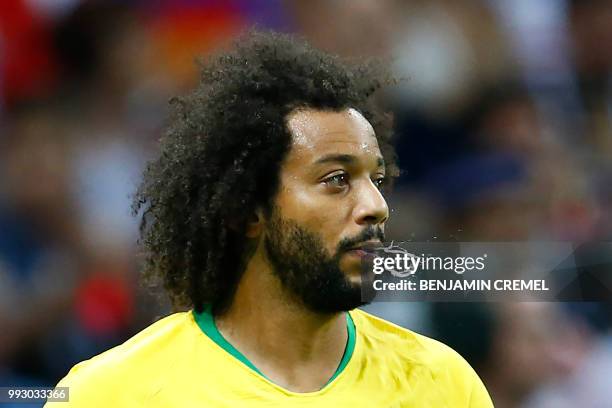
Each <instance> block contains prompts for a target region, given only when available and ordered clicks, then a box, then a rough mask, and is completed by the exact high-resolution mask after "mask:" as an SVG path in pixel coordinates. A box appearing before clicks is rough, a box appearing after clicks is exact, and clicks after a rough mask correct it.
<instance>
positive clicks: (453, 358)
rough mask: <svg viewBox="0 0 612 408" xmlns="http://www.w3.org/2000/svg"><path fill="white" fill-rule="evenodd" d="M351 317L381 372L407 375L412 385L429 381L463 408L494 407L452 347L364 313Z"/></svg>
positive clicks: (480, 384)
mask: <svg viewBox="0 0 612 408" xmlns="http://www.w3.org/2000/svg"><path fill="white" fill-rule="evenodd" d="M351 316H352V318H353V321H354V322H355V326H356V327H357V332H358V333H359V334H358V335H359V336H361V337H362V348H363V349H364V352H365V353H370V354H375V355H376V360H377V361H380V362H381V369H385V370H390V371H391V372H393V375H395V376H397V375H398V373H404V374H405V375H406V378H408V379H409V380H408V381H413V383H414V381H417V380H414V378H418V381H417V382H419V381H426V382H427V381H430V385H431V387H430V388H431V389H435V390H437V391H436V392H440V393H444V394H445V395H446V396H447V398H448V400H449V401H455V402H461V405H462V406H463V405H465V406H469V407H486V408H490V407H492V406H493V404H492V403H491V399H490V397H489V395H488V393H487V391H486V389H485V387H484V385H483V384H482V381H481V380H480V378H479V377H478V375H477V374H476V372H475V371H474V369H473V368H472V367H471V366H470V365H469V364H468V362H467V361H465V359H464V358H463V357H461V355H459V353H457V352H456V351H455V350H453V349H452V348H450V347H449V346H447V345H445V344H443V343H441V342H439V341H437V340H434V339H432V338H429V337H427V336H424V335H422V334H418V333H416V332H413V331H411V330H408V329H405V328H403V327H400V326H398V325H396V324H393V323H391V322H388V321H386V320H384V319H381V318H380V317H376V316H374V315H371V314H369V313H367V312H364V311H363V310H353V311H351ZM369 360H372V359H369ZM411 378H412V379H413V380H410V379H411Z"/></svg>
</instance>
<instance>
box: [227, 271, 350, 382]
mask: <svg viewBox="0 0 612 408" xmlns="http://www.w3.org/2000/svg"><path fill="white" fill-rule="evenodd" d="M257 264H259V265H257ZM215 323H216V325H217V328H218V330H219V331H220V332H221V334H222V335H223V337H225V339H226V340H227V341H228V342H229V343H230V344H232V345H233V346H234V347H235V348H236V349H238V350H239V351H240V352H241V353H242V354H243V355H244V356H245V357H246V358H247V359H248V360H249V361H250V362H251V363H252V364H253V365H254V366H255V367H257V369H258V370H259V371H260V372H261V373H263V374H264V375H265V376H266V377H267V378H269V379H270V380H271V381H272V382H274V383H276V384H278V385H280V386H282V387H283V388H285V389H288V390H290V391H294V392H312V391H317V390H319V389H321V388H322V387H323V386H324V385H325V384H326V383H327V382H328V380H329V379H330V378H331V377H332V376H333V374H334V373H335V372H336V369H337V368H338V365H339V364H340V361H341V360H342V356H343V354H344V352H345V348H346V344H347V336H348V334H347V324H346V317H345V314H344V313H335V314H319V313H314V312H312V311H310V310H308V309H306V308H305V307H304V306H303V305H301V304H300V303H299V302H297V301H296V300H295V299H292V298H291V297H290V296H288V295H287V293H286V291H285V290H284V288H282V287H281V284H280V282H279V281H278V279H277V278H276V277H275V276H273V274H272V273H271V271H269V270H267V265H265V264H263V263H259V262H257V261H256V260H255V262H250V264H249V267H248V268H247V270H246V271H245V273H244V274H243V276H242V279H241V281H240V284H239V285H238V288H237V290H236V293H235V296H234V299H233V302H232V304H231V305H230V307H229V308H228V309H227V310H226V311H225V312H224V313H223V314H222V315H220V316H216V317H215Z"/></svg>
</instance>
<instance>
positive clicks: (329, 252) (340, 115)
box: [264, 109, 389, 312]
mask: <svg viewBox="0 0 612 408" xmlns="http://www.w3.org/2000/svg"><path fill="white" fill-rule="evenodd" d="M287 125H288V128H289V130H290V132H291V134H292V135H293V144H292V147H291V149H290V151H289V153H288V154H287V157H286V159H285V161H284V163H283V166H282V168H281V175H280V179H281V180H280V188H279V192H278V195H277V197H276V201H275V208H274V210H273V213H272V216H271V217H270V219H269V220H268V222H267V224H266V229H265V241H264V242H265V248H266V253H267V256H268V259H269V261H270V263H271V266H272V269H273V270H274V272H275V274H276V275H277V276H278V278H279V279H280V281H281V282H282V284H283V285H284V286H285V288H287V289H288V290H289V291H290V292H292V294H293V295H295V296H296V297H298V298H299V299H300V300H301V301H302V302H303V303H304V304H305V306H306V307H308V308H310V309H311V310H314V311H317V312H337V311H342V310H350V309H353V308H355V307H357V306H360V305H361V304H363V302H362V299H361V266H362V262H363V261H364V255H366V254H365V253H364V252H363V251H360V250H358V249H355V247H357V246H360V245H362V244H364V243H365V242H366V241H369V242H376V241H382V240H383V239H384V237H383V234H384V223H385V222H386V220H387V218H388V216H389V211H388V208H387V204H386V202H385V199H384V198H383V196H382V194H381V193H380V187H381V185H382V183H383V182H384V178H385V167H384V162H383V159H382V155H381V153H380V149H379V147H378V143H377V140H376V137H375V134H374V130H373V129H372V126H371V125H370V123H369V122H368V121H367V120H366V119H365V118H364V117H363V116H362V115H361V114H360V113H359V112H357V111H356V110H354V109H347V110H344V111H340V112H331V111H318V110H310V109H308V110H299V111H295V112H293V113H292V114H291V115H289V117H288V118H287Z"/></svg>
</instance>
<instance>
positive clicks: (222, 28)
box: [0, 0, 612, 408]
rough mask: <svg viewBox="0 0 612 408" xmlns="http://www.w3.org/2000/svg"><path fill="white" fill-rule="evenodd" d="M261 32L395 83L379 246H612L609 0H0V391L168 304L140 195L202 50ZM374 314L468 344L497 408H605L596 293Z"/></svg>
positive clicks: (611, 356) (607, 313)
mask: <svg viewBox="0 0 612 408" xmlns="http://www.w3.org/2000/svg"><path fill="white" fill-rule="evenodd" d="M254 25H255V26H257V27H260V28H268V29H274V30H280V31H285V32H295V33H299V34H300V35H302V36H304V37H305V38H307V39H308V40H309V41H310V42H311V43H313V44H314V45H315V46H317V47H319V48H322V49H324V50H327V51H330V52H333V53H336V54H339V55H342V56H346V57H368V56H375V57H383V58H389V63H390V64H392V68H393V70H394V72H395V74H396V76H398V77H400V78H402V81H401V82H400V84H399V85H398V86H395V87H391V88H389V89H387V90H386V91H385V92H384V94H383V95H380V103H381V104H384V105H385V106H387V107H388V108H389V109H391V110H393V111H394V113H395V124H396V141H395V143H396V146H397V149H398V154H399V159H400V167H401V170H402V174H401V177H400V180H399V182H398V184H397V187H396V191H395V192H394V193H393V194H392V195H391V196H390V197H389V198H388V200H389V204H390V208H391V211H392V213H391V220H390V223H389V225H388V238H390V239H394V240H398V241H406V240H415V241H416V240H431V239H440V240H458V241H500V242H504V241H530V240H533V241H536V240H540V241H547V240H548V241H555V240H567V241H572V242H576V243H580V242H586V241H594V240H595V241H609V240H610V239H611V238H612V160H611V159H612V81H611V80H610V79H611V75H610V74H611V72H612V0H512V1H508V0H469V1H468V0H461V1H457V0H383V1H373V0H351V1H344V0H309V1H305V0H148V1H137V0H132V1H126V0H124V1H111V0H99V1H94V0H4V1H2V2H0V328H1V330H2V334H0V385H53V384H55V383H56V382H57V381H58V380H59V379H60V378H61V377H62V376H63V375H65V373H66V372H67V371H68V369H69V368H70V367H71V366H72V365H74V364H75V363H76V362H78V361H81V360H83V359H86V358H89V357H91V356H93V355H95V354H97V353H99V352H101V351H103V350H105V349H108V348H110V347H111V346H114V345H116V344H119V343H120V342H122V341H124V340H125V339H127V338H128V337H129V336H131V335H132V334H134V333H136V332H137V331H139V330H141V329H142V328H143V327H145V326H147V325H148V324H150V323H151V322H152V321H153V320H155V319H156V318H158V317H160V316H162V315H164V314H167V313H168V312H169V306H168V304H167V302H166V300H165V299H164V298H163V297H157V296H154V295H152V294H151V288H146V287H142V285H140V283H139V279H138V273H139V272H138V271H139V268H138V265H139V262H140V261H141V257H140V256H139V253H138V247H137V243H136V241H137V235H138V234H137V232H138V219H137V217H133V216H132V215H131V210H130V204H131V195H132V194H133V193H134V190H135V187H136V185H137V183H138V181H139V178H140V175H141V171H142V169H143V166H144V163H146V161H147V160H148V159H149V158H151V157H153V156H154V155H155V152H156V142H157V140H158V138H159V136H160V134H161V130H162V129H163V126H164V119H165V115H166V112H167V101H168V99H169V98H170V97H171V96H173V95H176V94H180V93H183V92H185V91H186V90H188V89H189V88H190V87H192V86H193V85H194V84H195V83H196V81H197V76H198V75H197V64H196V56H202V57H205V56H206V55H207V54H209V53H210V52H213V51H214V50H216V49H218V48H219V47H222V46H223V45H225V44H227V43H228V42H229V41H231V39H232V38H234V37H235V36H236V35H237V34H238V33H240V32H241V31H242V30H244V29H245V28H250V27H252V26H254ZM609 272H610V273H612V270H611V271H609ZM370 310H371V311H372V312H374V313H378V314H380V315H382V316H383V317H386V318H388V319H390V320H392V321H394V322H396V323H398V324H400V325H404V326H406V327H409V328H411V329H413V330H417V331H420V332H422V333H425V334H428V335H431V336H434V337H436V338H439V339H441V340H443V341H444V342H446V343H447V344H449V345H451V346H452V347H454V348H455V349H456V350H458V351H459V352H461V353H462V354H463V355H464V357H465V358H466V359H468V361H470V363H471V364H472V365H473V366H474V367H475V369H476V370H477V371H478V373H479V374H480V375H481V377H482V378H483V380H484V382H485V384H486V385H487V387H488V388H489V390H490V392H491V394H492V397H493V400H494V402H495V405H496V407H501V408H505V407H529V408H532V407H533V408H537V407H539V408H548V407H550V408H564V407H575V406H582V407H584V408H587V407H602V408H603V407H612V334H611V333H612V332H611V330H610V327H611V326H612V313H611V308H610V305H609V304H604V303H593V302H583V303H573V304H560V303H555V304H553V303H510V302H509V303H496V304H476V303H473V304H472V303H465V304H453V305H448V304H416V303H415V304H399V303H378V304H374V305H372V306H371V307H370Z"/></svg>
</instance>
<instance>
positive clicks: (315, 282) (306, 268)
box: [264, 208, 383, 313]
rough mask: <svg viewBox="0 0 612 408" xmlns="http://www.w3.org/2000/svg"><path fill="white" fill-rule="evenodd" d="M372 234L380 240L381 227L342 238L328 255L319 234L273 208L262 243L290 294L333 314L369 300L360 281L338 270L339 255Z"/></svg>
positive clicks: (310, 306) (321, 311)
mask: <svg viewBox="0 0 612 408" xmlns="http://www.w3.org/2000/svg"><path fill="white" fill-rule="evenodd" d="M375 237H378V238H379V239H380V240H381V241H382V240H383V233H382V230H381V229H376V228H375V227H374V226H370V227H368V228H367V229H366V230H364V231H363V232H362V233H361V234H359V235H358V236H357V237H354V238H345V239H343V240H342V241H341V242H340V243H339V244H338V245H337V248H336V251H335V253H334V254H331V255H330V254H329V253H328V251H327V250H326V249H325V246H324V244H323V239H322V238H321V236H320V235H318V234H316V233H315V232H312V231H309V230H308V229H306V228H304V227H302V226H300V225H299V224H298V223H296V222H295V221H293V220H287V219H283V218H282V217H281V216H280V214H279V211H278V210H277V209H276V208H275V209H273V211H272V216H271V218H270V222H269V227H268V229H267V231H266V235H265V237H264V245H265V249H266V251H267V254H268V259H269V260H270V263H271V266H272V271H273V273H274V274H275V276H276V277H277V278H278V279H279V280H280V282H281V284H282V286H283V287H284V288H285V289H286V290H287V291H289V292H290V293H291V294H292V295H293V297H295V298H297V299H298V301H300V302H301V303H302V304H303V305H304V306H305V307H306V308H308V309H309V310H311V311H313V312H316V313H337V312H343V311H348V310H352V309H355V308H356V307H359V306H363V305H365V304H368V303H370V301H371V300H372V299H371V298H372V297H370V296H367V295H365V296H364V293H365V292H363V293H362V285H363V282H357V283H353V282H351V281H350V280H349V279H348V277H347V276H346V274H345V273H343V272H342V270H341V269H340V258H341V257H342V255H344V254H345V253H346V252H347V251H348V250H349V249H350V248H351V247H352V246H354V245H356V244H358V243H360V242H363V241H366V240H369V239H372V238H375ZM363 276H364V274H363V273H362V277H363ZM362 281H363V279H362Z"/></svg>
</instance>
